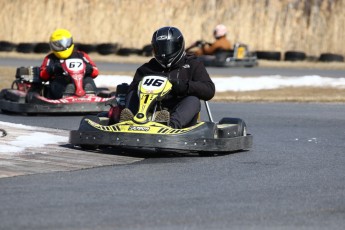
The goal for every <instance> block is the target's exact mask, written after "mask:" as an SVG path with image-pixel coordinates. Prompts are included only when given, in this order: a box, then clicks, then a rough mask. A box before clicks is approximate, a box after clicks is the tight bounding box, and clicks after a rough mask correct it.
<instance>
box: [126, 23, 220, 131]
mask: <svg viewBox="0 0 345 230" xmlns="http://www.w3.org/2000/svg"><path fill="white" fill-rule="evenodd" d="M151 44H152V47H153V53H154V58H152V59H151V60H150V61H149V62H148V63H145V64H144V65H142V66H141V67H139V68H138V69H137V71H136V73H135V75H134V78H133V81H132V82H131V84H130V85H129V90H128V95H127V98H126V108H125V109H123V110H122V112H121V115H120V121H121V120H129V119H131V118H133V113H134V114H135V113H136V112H137V107H138V103H139V98H138V95H137V89H138V84H139V82H140V81H141V79H142V78H143V77H144V76H148V75H163V76H166V77H167V78H168V79H169V80H170V82H171V83H172V91H171V93H170V95H169V96H170V97H169V96H168V97H167V98H165V99H163V101H162V107H163V108H166V109H167V110H168V111H166V110H163V111H161V112H160V113H158V114H157V116H156V119H157V120H159V119H161V118H163V119H168V124H169V126H170V127H172V128H178V129H180V128H185V127H189V126H191V125H194V124H196V122H197V118H198V114H199V112H200V109H201V102H200V99H201V100H205V101H208V100H210V99H212V98H213V96H214V94H215V85H214V83H213V82H212V80H211V78H210V76H209V74H208V73H207V71H206V68H205V66H204V65H203V63H202V62H200V61H198V60H197V58H196V56H194V55H191V54H186V52H185V42H184V38H183V35H182V33H181V32H180V30H179V29H177V28H175V27H162V28H160V29H158V30H157V31H155V32H154V33H153V36H152V41H151Z"/></svg>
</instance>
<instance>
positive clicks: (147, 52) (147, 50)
mask: <svg viewBox="0 0 345 230" xmlns="http://www.w3.org/2000/svg"><path fill="white" fill-rule="evenodd" d="M141 55H142V56H145V57H150V56H153V48H152V45H151V44H149V45H145V46H144V47H143V48H142V50H141Z"/></svg>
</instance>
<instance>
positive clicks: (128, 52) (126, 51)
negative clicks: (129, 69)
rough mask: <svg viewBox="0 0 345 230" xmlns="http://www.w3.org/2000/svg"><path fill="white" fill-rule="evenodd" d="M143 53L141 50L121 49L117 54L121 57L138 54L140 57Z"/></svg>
mask: <svg viewBox="0 0 345 230" xmlns="http://www.w3.org/2000/svg"><path fill="white" fill-rule="evenodd" d="M140 53H141V50H140V49H135V48H120V49H119V50H118V51H117V52H116V54H117V55H120V56H129V55H131V54H137V55H139V54H140Z"/></svg>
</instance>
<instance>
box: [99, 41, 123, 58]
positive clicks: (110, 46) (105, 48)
mask: <svg viewBox="0 0 345 230" xmlns="http://www.w3.org/2000/svg"><path fill="white" fill-rule="evenodd" d="M96 50H97V52H98V53H99V54H102V55H109V54H116V52H117V50H118V44H114V43H102V44H99V45H97V46H96Z"/></svg>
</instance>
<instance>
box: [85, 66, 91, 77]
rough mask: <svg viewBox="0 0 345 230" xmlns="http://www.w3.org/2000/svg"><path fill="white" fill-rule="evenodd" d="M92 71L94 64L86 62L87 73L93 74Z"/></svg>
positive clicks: (88, 74)
mask: <svg viewBox="0 0 345 230" xmlns="http://www.w3.org/2000/svg"><path fill="white" fill-rule="evenodd" d="M92 71H93V66H92V65H91V64H90V63H86V68H85V75H86V76H91V74H92Z"/></svg>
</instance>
